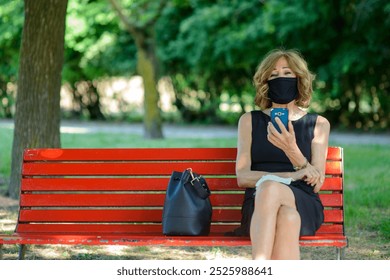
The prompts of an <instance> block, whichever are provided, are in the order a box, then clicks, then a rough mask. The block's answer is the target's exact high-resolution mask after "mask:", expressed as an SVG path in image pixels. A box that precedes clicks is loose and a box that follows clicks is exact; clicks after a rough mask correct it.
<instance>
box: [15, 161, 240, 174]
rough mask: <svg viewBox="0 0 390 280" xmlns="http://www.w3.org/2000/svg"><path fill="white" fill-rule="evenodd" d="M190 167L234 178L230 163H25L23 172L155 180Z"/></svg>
mask: <svg viewBox="0 0 390 280" xmlns="http://www.w3.org/2000/svg"><path fill="white" fill-rule="evenodd" d="M189 167H191V168H193V170H194V171H196V172H197V173H199V174H202V175H220V174H222V175H235V166H234V164H232V163H229V162H191V163H185V162H164V163H162V162H148V163H145V162H135V163H127V162H125V163H123V162H120V163H103V162H101V163H96V162H95V163H93V165H92V164H87V163H25V164H24V165H23V171H22V172H23V176H67V175H69V176H88V175H97V176H112V175H116V176H126V175H130V174H131V175H132V176H139V175H144V176H153V175H171V173H172V171H173V170H177V171H182V170H185V169H187V168H189Z"/></svg>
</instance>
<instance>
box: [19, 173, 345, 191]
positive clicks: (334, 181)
mask: <svg viewBox="0 0 390 280" xmlns="http://www.w3.org/2000/svg"><path fill="white" fill-rule="evenodd" d="M168 181H169V177H148V178H145V177H143V178H23V179H22V183H21V187H22V191H25V192H28V191H53V192H55V191H150V190H154V191H165V190H166V188H167V185H168ZM207 184H208V185H209V186H210V188H212V189H213V191H225V190H227V191H228V190H234V191H238V190H239V187H238V186H237V179H236V178H212V177H210V176H207ZM341 190H342V178H341V177H327V178H325V182H324V185H323V186H322V188H321V191H341ZM242 191H243V190H242Z"/></svg>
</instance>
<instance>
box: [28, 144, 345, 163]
mask: <svg viewBox="0 0 390 280" xmlns="http://www.w3.org/2000/svg"><path fill="white" fill-rule="evenodd" d="M236 156H237V149H236V148H217V149H216V148H164V149H161V148H123V149H118V148H107V149H101V148H99V149H92V148H87V149H85V148H84V149H26V150H25V153H24V156H23V159H24V161H25V162H27V161H42V160H43V161H63V160H66V161H76V160H80V161H86V160H94V161H110V160H113V161H118V160H168V161H169V160H188V161H193V160H205V159H209V160H235V159H236ZM327 159H328V160H331V161H340V160H341V159H342V150H341V149H340V148H339V147H329V148H328V155H327Z"/></svg>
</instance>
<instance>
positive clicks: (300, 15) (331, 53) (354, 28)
mask: <svg viewBox="0 0 390 280" xmlns="http://www.w3.org/2000/svg"><path fill="white" fill-rule="evenodd" d="M117 2H120V3H121V4H122V5H123V7H124V11H123V13H124V14H125V15H127V17H128V18H129V19H131V20H132V21H133V26H134V27H137V28H141V26H142V25H143V24H144V23H145V22H148V21H149V20H150V19H151V18H153V17H154V16H155V12H156V9H158V5H159V3H161V2H160V1H144V0H121V1H117ZM0 3H1V6H0V15H1V17H0V21H1V22H0V23H1V24H0V31H2V32H0V46H1V48H2V52H1V58H2V61H4V63H2V64H1V68H0V91H1V99H2V102H1V105H2V106H0V116H3V117H4V116H8V117H9V116H10V114H12V113H10V112H11V111H10V110H9V109H4V108H5V107H6V106H4V104H6V105H7V104H12V102H13V101H12V92H11V91H12V88H11V89H10V88H9V86H8V88H6V87H5V86H4V85H6V84H9V82H11V83H14V82H15V81H16V73H17V70H16V69H17V60H18V56H17V53H18V44H19V41H20V32H21V24H22V5H21V4H20V1H5V0H0ZM67 13H68V15H67V16H68V20H67V30H66V40H65V44H66V55H65V65H64V71H63V82H64V83H67V84H69V85H70V87H71V88H73V90H74V96H75V100H77V99H79V100H80V106H79V107H80V108H82V109H81V110H84V111H88V114H89V116H90V118H98V117H97V115H98V113H93V111H92V109H93V108H95V112H98V110H96V108H98V107H99V106H100V105H99V104H98V103H96V102H95V103H96V104H90V101H88V100H92V101H93V100H95V101H97V102H98V100H99V99H98V97H99V94H100V93H99V92H98V90H97V89H96V88H94V85H95V83H94V81H96V80H99V79H103V78H105V77H109V76H113V75H116V76H130V75H134V74H135V73H137V61H138V59H137V42H136V40H135V39H134V36H132V35H131V33H129V32H127V31H126V29H125V28H122V27H123V26H124V25H123V23H120V20H119V18H118V17H117V16H116V14H115V12H114V11H113V10H112V9H110V8H109V5H108V1H107V0H81V1H76V0H69V9H68V12H67ZM11 21H12V23H13V25H10V24H7V23H8V22H11ZM150 30H153V32H155V33H154V34H155V38H154V37H153V36H154V35H153V34H152V35H153V36H150V38H154V39H153V40H155V42H154V45H155V46H156V49H155V52H156V60H158V61H159V62H161V64H159V69H158V77H160V76H168V77H170V79H171V81H172V83H173V85H174V86H175V95H176V100H175V105H176V107H177V108H178V110H179V112H180V114H181V116H182V118H183V119H184V120H185V121H190V122H193V121H200V122H212V123H215V122H221V121H224V122H225V121H230V122H235V121H236V120H237V118H238V116H239V115H240V114H242V113H243V112H244V111H247V110H251V109H253V108H254V107H253V106H254V105H253V96H254V88H253V86H252V76H253V74H254V72H255V69H256V67H257V64H258V63H259V62H260V60H261V59H262V57H263V56H264V55H265V54H266V53H267V52H268V51H269V50H271V49H274V48H279V47H282V48H293V49H298V50H299V51H300V52H301V53H302V54H303V56H304V57H305V58H306V60H307V61H308V63H309V67H310V69H311V70H312V71H313V72H315V73H316V74H317V79H316V84H315V88H316V92H315V96H314V98H313V102H312V109H313V110H315V111H317V112H320V113H322V114H324V115H325V116H326V117H328V118H329V120H330V121H331V123H332V126H333V127H336V126H340V127H346V128H359V129H364V130H368V129H373V128H377V129H386V128H388V127H389V121H390V110H389V109H390V108H389V106H390V105H389V104H390V102H389V101H390V100H389V98H390V97H389V84H390V83H389V79H390V70H389V68H388V67H387V65H388V64H389V60H390V42H389V41H390V36H388V34H389V32H390V3H388V1H385V0H345V1H336V0H331V1H325V0H318V1H309V0H298V1H284V0H260V1H259V0H245V1H242V0H230V1H229V0H218V1H212V0H184V1H179V0H167V5H166V7H165V9H164V10H163V11H162V13H161V15H160V16H159V17H158V19H157V21H156V22H155V25H154V28H153V29H150ZM148 32H149V34H151V33H150V32H152V31H148ZM8 65H9V66H8ZM138 72H139V71H138ZM80 82H82V83H83V85H85V83H86V84H87V85H89V87H88V88H89V90H85V91H80V90H79V91H78V90H77V89H78V83H80ZM88 95H90V98H86V96H88ZM82 100H84V101H85V100H87V101H88V102H87V101H85V102H84V104H82ZM153 102H154V101H153ZM221 108H222V109H224V110H225V109H226V110H227V111H226V114H222V113H223V110H221ZM79 114H81V113H80V112H79ZM94 114H95V115H94Z"/></svg>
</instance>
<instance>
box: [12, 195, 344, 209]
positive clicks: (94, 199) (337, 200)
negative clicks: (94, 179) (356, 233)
mask: <svg viewBox="0 0 390 280" xmlns="http://www.w3.org/2000/svg"><path fill="white" fill-rule="evenodd" d="M107 195H109V196H110V199H109V200H108V199H107ZM210 199H211V203H212V205H213V206H241V205H242V201H243V196H239V195H237V194H226V193H220V194H218V195H214V196H211V197H210ZM320 199H321V201H322V203H323V205H324V206H325V207H341V206H342V204H343V196H342V194H320ZM164 200H165V194H164V193H161V194H156V193H133V194H126V193H120V194H117V193H101V194H84V193H74V194H23V195H22V196H21V199H20V205H21V206H22V207H61V206H64V207H93V206H95V207H98V206H106V207H131V206H144V207H150V206H163V205H164Z"/></svg>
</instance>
